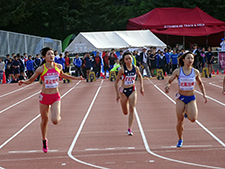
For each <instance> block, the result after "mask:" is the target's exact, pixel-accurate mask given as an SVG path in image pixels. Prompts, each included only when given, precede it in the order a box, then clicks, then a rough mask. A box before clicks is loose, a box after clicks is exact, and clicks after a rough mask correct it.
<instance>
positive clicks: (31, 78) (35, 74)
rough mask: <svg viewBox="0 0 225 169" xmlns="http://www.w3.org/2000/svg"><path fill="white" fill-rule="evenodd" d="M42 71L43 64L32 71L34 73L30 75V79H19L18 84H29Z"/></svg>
mask: <svg viewBox="0 0 225 169" xmlns="http://www.w3.org/2000/svg"><path fill="white" fill-rule="evenodd" d="M42 71H43V66H39V67H38V68H37V69H36V71H35V72H34V74H33V75H32V76H31V77H30V79H27V80H20V81H19V82H18V84H19V85H21V84H31V83H32V82H33V81H34V80H35V79H36V78H37V77H38V76H39V75H40V74H41V73H42Z"/></svg>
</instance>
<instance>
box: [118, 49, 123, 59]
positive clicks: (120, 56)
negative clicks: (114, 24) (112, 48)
mask: <svg viewBox="0 0 225 169" xmlns="http://www.w3.org/2000/svg"><path fill="white" fill-rule="evenodd" d="M122 57H123V51H122V50H120V55H119V56H117V58H118V59H119V60H120V59H122Z"/></svg>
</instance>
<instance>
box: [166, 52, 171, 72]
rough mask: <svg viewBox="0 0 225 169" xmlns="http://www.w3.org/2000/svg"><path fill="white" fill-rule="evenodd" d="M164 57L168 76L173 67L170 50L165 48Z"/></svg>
mask: <svg viewBox="0 0 225 169" xmlns="http://www.w3.org/2000/svg"><path fill="white" fill-rule="evenodd" d="M164 55H165V57H166V67H165V71H166V72H167V74H168V75H169V74H170V67H171V63H170V55H169V53H168V49H167V48H165V49H164Z"/></svg>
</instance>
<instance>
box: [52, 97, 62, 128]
mask: <svg viewBox="0 0 225 169" xmlns="http://www.w3.org/2000/svg"><path fill="white" fill-rule="evenodd" d="M60 107H61V101H55V102H54V103H53V104H52V106H51V120H52V123H53V124H55V125H56V124H58V123H59V122H60V120H61V116H60Z"/></svg>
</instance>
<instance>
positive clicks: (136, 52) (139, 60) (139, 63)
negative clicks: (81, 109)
mask: <svg viewBox="0 0 225 169" xmlns="http://www.w3.org/2000/svg"><path fill="white" fill-rule="evenodd" d="M133 55H134V56H135V58H136V65H137V67H139V66H140V65H141V58H140V55H138V51H137V50H134V52H133Z"/></svg>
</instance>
